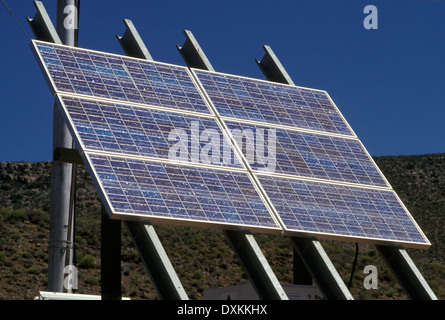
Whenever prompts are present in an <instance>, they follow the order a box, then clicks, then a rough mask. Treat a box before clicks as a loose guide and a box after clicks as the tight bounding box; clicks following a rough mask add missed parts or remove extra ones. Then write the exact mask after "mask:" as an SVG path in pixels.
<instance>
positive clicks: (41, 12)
mask: <svg viewBox="0 0 445 320" xmlns="http://www.w3.org/2000/svg"><path fill="white" fill-rule="evenodd" d="M34 6H35V7H36V10H37V13H36V14H35V16H34V18H33V19H31V18H29V17H26V19H27V20H28V23H29V26H30V27H31V30H32V32H33V33H34V36H35V37H36V39H39V40H42V41H47V42H53V43H56V44H62V40H60V37H59V35H58V34H57V31H56V29H55V28H54V25H53V23H52V22H51V19H50V18H49V15H48V13H47V12H46V9H45V6H44V5H43V3H42V2H40V1H34Z"/></svg>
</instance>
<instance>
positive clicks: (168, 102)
mask: <svg viewBox="0 0 445 320" xmlns="http://www.w3.org/2000/svg"><path fill="white" fill-rule="evenodd" d="M33 44H34V45H35V50H36V52H37V53H38V55H39V59H38V60H39V61H40V62H41V63H42V64H43V66H44V68H45V70H46V71H45V72H46V73H47V75H48V77H49V78H50V81H51V82H52V86H53V87H54V88H53V90H55V91H59V92H65V93H76V94H82V95H88V96H92V97H98V98H107V99H114V100H119V101H127V102H134V103H141V104H147V105H151V106H160V107H166V108H173V109H180V110H185V111H193V112H200V113H206V114H209V113H210V111H209V109H208V107H207V106H206V104H205V102H204V100H203V98H202V96H201V94H200V92H199V91H198V89H197V88H196V86H195V84H194V82H193V80H192V79H191V77H190V74H189V72H188V70H187V68H185V67H181V66H175V65H169V64H164V63H159V62H151V61H147V60H141V59H134V58H128V57H125V56H119V55H113V54H108V53H102V52H96V51H91V50H84V49H79V48H75V47H68V46H61V45H55V44H51V43H44V42H37V41H33ZM54 93H55V92H54Z"/></svg>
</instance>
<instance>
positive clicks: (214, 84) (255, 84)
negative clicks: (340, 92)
mask: <svg viewBox="0 0 445 320" xmlns="http://www.w3.org/2000/svg"><path fill="white" fill-rule="evenodd" d="M192 71H193V72H194V74H195V75H196V76H197V78H198V79H199V82H200V83H201V85H202V87H203V88H204V90H205V92H206V93H207V95H208V97H209V98H210V100H211V101H212V103H213V105H214V106H215V108H216V109H217V110H218V113H219V114H220V116H222V117H230V118H234V119H238V120H251V121H260V122H265V123H268V124H278V125H285V126H291V127H296V128H300V129H310V130H317V131H323V132H329V133H335V134H343V135H348V136H354V133H353V132H352V131H351V129H350V128H349V126H348V124H347V123H346V122H345V120H344V119H343V117H342V115H341V114H340V112H339V111H338V109H337V107H336V106H335V105H334V104H333V103H332V101H331V100H330V99H329V97H328V96H327V94H326V93H325V92H323V91H318V90H314V89H306V88H300V87H295V86H289V85H284V84H278V83H273V82H267V81H262V80H257V79H250V78H243V77H239V76H234V75H227V74H221V73H215V72H210V71H203V70H196V69H193V70H192Z"/></svg>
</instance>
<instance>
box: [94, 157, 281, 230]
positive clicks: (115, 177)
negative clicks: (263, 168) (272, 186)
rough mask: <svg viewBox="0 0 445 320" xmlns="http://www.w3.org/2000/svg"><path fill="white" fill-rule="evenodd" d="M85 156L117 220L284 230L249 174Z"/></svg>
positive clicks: (129, 159) (138, 160)
mask: <svg viewBox="0 0 445 320" xmlns="http://www.w3.org/2000/svg"><path fill="white" fill-rule="evenodd" d="M85 157H86V163H88V164H90V166H89V167H90V168H91V169H92V172H91V173H92V176H93V177H94V181H96V184H97V186H98V189H99V190H100V191H101V194H102V195H103V196H104V197H106V200H107V201H105V202H104V203H105V204H106V205H107V206H108V207H109V212H112V217H113V218H114V217H115V218H123V219H131V220H138V219H139V220H142V221H143V220H147V219H148V220H149V221H152V222H160V221H161V222H164V223H172V224H175V223H179V224H181V223H182V224H184V222H185V223H187V224H197V223H198V224H200V225H202V224H205V225H211V226H214V227H215V226H216V227H225V228H230V227H237V226H238V227H239V226H241V227H243V228H247V227H249V228H251V229H252V230H259V231H261V232H273V233H276V232H279V231H280V230H281V228H279V226H278V225H277V223H276V221H275V220H274V218H273V217H272V215H271V214H270V213H269V211H268V209H267V207H266V205H265V204H264V201H263V199H262V198H261V196H260V195H259V193H258V192H257V190H256V188H255V186H254V185H253V183H252V181H251V179H250V178H249V175H248V174H247V173H246V172H242V171H228V170H219V169H213V168H205V167H200V166H190V165H179V164H172V163H163V162H159V161H158V162H155V161H145V160H140V159H132V158H128V157H113V156H109V155H99V154H93V153H86V154H85Z"/></svg>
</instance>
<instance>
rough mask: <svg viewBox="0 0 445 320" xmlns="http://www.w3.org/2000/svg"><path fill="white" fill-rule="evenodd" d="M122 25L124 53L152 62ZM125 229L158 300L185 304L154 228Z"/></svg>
mask: <svg viewBox="0 0 445 320" xmlns="http://www.w3.org/2000/svg"><path fill="white" fill-rule="evenodd" d="M124 24H125V25H126V27H127V28H126V31H125V33H124V35H123V36H122V37H120V36H118V35H116V38H117V39H118V41H119V43H120V44H121V46H122V49H123V50H124V52H125V53H126V54H127V55H129V56H132V57H135V58H141V59H146V60H150V61H151V60H153V59H152V57H151V55H150V52H149V51H148V49H147V47H146V46H145V44H144V42H143V41H142V39H141V37H140V36H139V33H138V32H137V30H136V28H135V27H134V25H133V23H132V22H131V20H127V19H124ZM125 225H126V227H127V230H128V231H129V233H130V236H131V238H132V240H133V243H134V244H135V246H136V248H137V250H138V252H139V256H140V257H141V259H142V261H143V263H144V265H145V268H146V270H147V272H148V274H149V275H150V277H151V279H152V281H153V283H154V285H155V288H156V290H157V292H158V295H159V297H160V298H161V299H167V300H188V296H187V293H186V292H185V290H184V288H183V286H182V284H181V281H180V280H179V278H178V276H177V274H176V272H175V270H174V268H173V266H172V264H171V262H170V259H169V258H168V256H167V253H166V252H165V250H164V247H163V246H162V243H161V241H160V240H159V238H158V236H157V234H156V231H155V229H154V228H153V226H151V225H149V224H145V225H144V224H142V223H139V222H133V221H125Z"/></svg>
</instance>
